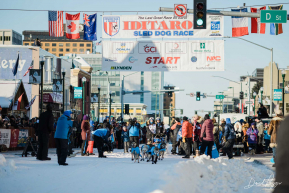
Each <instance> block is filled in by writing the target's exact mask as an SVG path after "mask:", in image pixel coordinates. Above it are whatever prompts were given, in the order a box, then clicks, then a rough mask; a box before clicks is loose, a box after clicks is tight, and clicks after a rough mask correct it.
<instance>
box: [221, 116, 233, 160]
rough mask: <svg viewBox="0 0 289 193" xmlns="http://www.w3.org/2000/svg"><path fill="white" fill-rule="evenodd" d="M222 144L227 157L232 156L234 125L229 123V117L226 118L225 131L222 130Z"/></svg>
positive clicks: (230, 157)
mask: <svg viewBox="0 0 289 193" xmlns="http://www.w3.org/2000/svg"><path fill="white" fill-rule="evenodd" d="M223 138H224V139H223V140H224V146H223V148H222V149H223V152H224V153H227V155H228V157H229V159H232V158H233V152H232V149H233V146H234V142H235V130H234V127H233V126H232V124H231V119H230V118H227V119H226V125H225V131H224V137H223Z"/></svg>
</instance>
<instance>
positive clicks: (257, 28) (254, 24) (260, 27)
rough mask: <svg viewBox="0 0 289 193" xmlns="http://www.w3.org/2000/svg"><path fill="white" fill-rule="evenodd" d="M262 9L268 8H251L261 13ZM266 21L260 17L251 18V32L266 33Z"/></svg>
mask: <svg viewBox="0 0 289 193" xmlns="http://www.w3.org/2000/svg"><path fill="white" fill-rule="evenodd" d="M261 10H266V6H264V7H260V8H253V7H252V8H251V12H252V13H261ZM265 30H266V23H261V21H260V18H254V17H252V18H251V33H258V34H265Z"/></svg>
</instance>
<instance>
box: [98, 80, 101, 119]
mask: <svg viewBox="0 0 289 193" xmlns="http://www.w3.org/2000/svg"><path fill="white" fill-rule="evenodd" d="M100 87H101V86H100V85H98V87H97V89H98V101H97V103H98V106H97V108H98V113H97V121H98V123H100V121H99V112H100Z"/></svg>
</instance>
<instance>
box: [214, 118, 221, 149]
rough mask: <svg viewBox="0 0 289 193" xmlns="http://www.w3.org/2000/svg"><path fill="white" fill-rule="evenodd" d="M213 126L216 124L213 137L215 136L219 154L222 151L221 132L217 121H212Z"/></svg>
mask: <svg viewBox="0 0 289 193" xmlns="http://www.w3.org/2000/svg"><path fill="white" fill-rule="evenodd" d="M212 121H213V124H214V129H213V135H214V142H215V144H216V148H217V150H218V152H219V149H220V141H219V135H220V131H219V126H218V123H217V122H216V119H214V118H213V119H212Z"/></svg>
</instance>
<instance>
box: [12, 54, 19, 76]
mask: <svg viewBox="0 0 289 193" xmlns="http://www.w3.org/2000/svg"><path fill="white" fill-rule="evenodd" d="M18 66H19V53H18V56H17V60H16V63H15V65H14V67H13V69H12V72H13V75H14V76H15V75H16V74H17V70H18Z"/></svg>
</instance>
